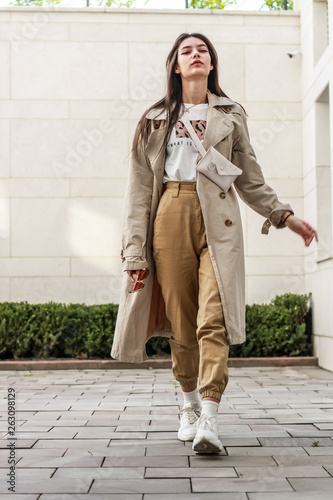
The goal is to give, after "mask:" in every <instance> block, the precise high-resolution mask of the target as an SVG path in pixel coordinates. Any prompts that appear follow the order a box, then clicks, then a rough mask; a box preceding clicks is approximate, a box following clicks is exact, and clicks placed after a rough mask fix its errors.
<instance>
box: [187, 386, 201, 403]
mask: <svg viewBox="0 0 333 500" xmlns="http://www.w3.org/2000/svg"><path fill="white" fill-rule="evenodd" d="M183 398H184V405H185V404H187V403H190V404H191V406H193V405H196V406H200V405H201V401H200V397H199V393H198V391H197V388H195V389H194V390H192V391H183Z"/></svg>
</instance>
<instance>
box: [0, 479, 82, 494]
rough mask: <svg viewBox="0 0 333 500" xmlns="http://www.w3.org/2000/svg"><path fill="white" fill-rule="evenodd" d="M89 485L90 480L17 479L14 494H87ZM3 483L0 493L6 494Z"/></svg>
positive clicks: (0, 485) (5, 486) (5, 487)
mask: <svg viewBox="0 0 333 500" xmlns="http://www.w3.org/2000/svg"><path fill="white" fill-rule="evenodd" d="M90 485H91V480H90V479H84V478H80V479H60V480H58V481H57V480H55V479H52V478H51V479H48V480H43V481H36V479H24V481H23V480H22V481H20V480H19V479H18V481H17V484H16V488H15V490H16V493H87V492H88V491H89V488H90ZM7 491H8V490H7V485H6V483H5V482H3V483H1V484H0V493H7Z"/></svg>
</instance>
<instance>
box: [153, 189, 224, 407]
mask: <svg viewBox="0 0 333 500" xmlns="http://www.w3.org/2000/svg"><path fill="white" fill-rule="evenodd" d="M153 250H154V253H153V255H154V260H155V263H156V272H157V278H158V281H159V283H160V285H161V289H162V294H163V298H164V301H165V306H166V315H167V317H168V319H169V320H170V322H171V327H172V332H173V335H172V336H171V338H170V347H171V354H172V370H173V374H174V377H175V379H176V380H178V382H179V383H180V385H181V386H182V387H194V386H196V385H197V378H198V376H199V388H198V392H199V393H200V394H201V397H202V398H203V397H205V396H206V397H207V396H209V397H213V398H216V399H218V400H220V399H221V397H222V394H223V392H224V390H225V388H226V386H227V383H228V368H227V361H228V355H229V341H228V339H227V337H226V329H225V323H224V317H223V311H222V305H221V299H220V294H219V290H218V286H217V282H216V278H215V273H214V269H213V266H212V262H211V258H210V254H209V250H208V247H207V241H206V231H205V226H204V221H203V217H202V213H201V208H200V202H199V198H198V195H197V192H196V183H195V182H167V183H166V184H165V191H164V193H163V194H162V197H161V200H160V203H159V206H158V209H157V214H156V219H155V222H154V240H153Z"/></svg>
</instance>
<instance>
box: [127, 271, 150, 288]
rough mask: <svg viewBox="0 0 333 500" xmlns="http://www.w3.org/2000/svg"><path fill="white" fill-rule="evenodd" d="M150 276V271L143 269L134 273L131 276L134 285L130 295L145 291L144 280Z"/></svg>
mask: <svg viewBox="0 0 333 500" xmlns="http://www.w3.org/2000/svg"><path fill="white" fill-rule="evenodd" d="M148 275H149V271H148V269H141V270H140V271H137V272H136V273H133V274H132V276H130V278H131V280H132V282H133V283H132V285H131V287H130V289H129V291H128V293H134V292H141V290H143V288H144V286H145V284H144V283H143V281H142V280H144V279H145V278H147V276H148Z"/></svg>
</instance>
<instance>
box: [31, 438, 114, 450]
mask: <svg viewBox="0 0 333 500" xmlns="http://www.w3.org/2000/svg"><path fill="white" fill-rule="evenodd" d="M109 442H110V440H109V439H39V440H38V441H34V443H36V444H35V445H34V448H85V449H89V450H91V451H92V450H93V449H94V448H96V447H98V448H99V447H101V446H103V445H104V446H105V448H106V447H107V446H108V444H109Z"/></svg>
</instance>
